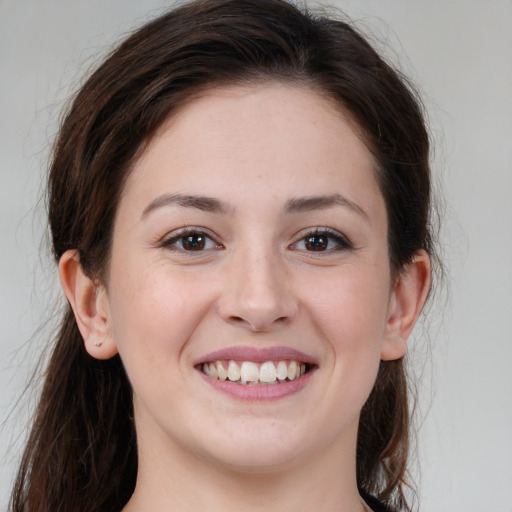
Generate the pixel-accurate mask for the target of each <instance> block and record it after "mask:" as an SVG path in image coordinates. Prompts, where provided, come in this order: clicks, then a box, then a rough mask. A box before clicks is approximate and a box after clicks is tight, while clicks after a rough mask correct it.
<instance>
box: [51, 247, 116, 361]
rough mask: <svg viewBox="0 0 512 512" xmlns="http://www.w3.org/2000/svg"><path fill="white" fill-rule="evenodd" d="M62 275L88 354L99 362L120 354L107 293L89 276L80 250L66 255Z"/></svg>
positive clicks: (63, 285) (61, 260) (62, 262)
mask: <svg viewBox="0 0 512 512" xmlns="http://www.w3.org/2000/svg"><path fill="white" fill-rule="evenodd" d="M59 276H60V282H61V285H62V288H63V290H64V293H65V294H66V297H67V299H68V301H69V304H70V306H71V308H72V309H73V312H74V314H75V319H76V323H77V325H78V329H79V330H80V333H81V334H82V338H83V339H84V344H85V349H86V350H87V352H88V353H89V354H90V355H91V356H92V357H95V358H96V359H109V358H110V357H113V356H114V355H116V354H117V346H116V345H115V343H114V340H113V336H112V327H111V323H110V316H109V306H108V295H107V290H106V289H105V287H104V286H103V285H101V284H98V283H95V282H93V281H92V280H91V279H90V278H89V277H88V276H87V275H86V274H85V272H84V270H83V268H82V266H81V265H80V259H79V256H78V251H76V250H70V251H66V252H65V253H64V254H63V255H62V257H61V258H60V261H59Z"/></svg>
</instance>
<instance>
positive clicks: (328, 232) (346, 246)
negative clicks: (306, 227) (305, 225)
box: [290, 228, 354, 253]
mask: <svg viewBox="0 0 512 512" xmlns="http://www.w3.org/2000/svg"><path fill="white" fill-rule="evenodd" d="M315 237H316V238H324V239H326V240H327V247H326V248H325V249H318V250H315V249H311V250H308V249H306V248H304V249H298V248H297V245H298V244H299V243H300V242H305V243H308V242H307V241H311V239H312V238H315ZM331 241H334V243H335V244H336V245H335V247H329V244H330V242H331ZM290 248H291V249H292V250H303V251H305V252H311V253H332V252H339V251H348V250H351V249H353V248H354V246H353V245H352V243H351V242H350V240H349V239H348V238H347V237H345V236H344V235H342V234H341V233H339V232H337V231H335V230H333V229H330V228H315V229H313V230H311V231H307V232H305V233H304V232H303V233H301V234H300V239H299V240H298V241H297V242H294V243H293V244H291V245H290Z"/></svg>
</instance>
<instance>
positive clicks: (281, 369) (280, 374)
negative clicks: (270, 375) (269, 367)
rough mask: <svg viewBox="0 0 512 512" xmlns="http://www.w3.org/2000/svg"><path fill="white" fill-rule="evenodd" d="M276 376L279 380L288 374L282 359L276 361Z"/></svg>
mask: <svg viewBox="0 0 512 512" xmlns="http://www.w3.org/2000/svg"><path fill="white" fill-rule="evenodd" d="M276 376H277V378H278V379H279V380H284V379H286V377H287V376H288V368H287V366H286V363H285V362H284V361H279V363H277V375H276Z"/></svg>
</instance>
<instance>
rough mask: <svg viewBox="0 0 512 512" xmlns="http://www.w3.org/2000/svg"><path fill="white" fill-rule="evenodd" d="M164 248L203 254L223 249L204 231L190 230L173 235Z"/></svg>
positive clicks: (164, 243) (165, 242)
mask: <svg viewBox="0 0 512 512" xmlns="http://www.w3.org/2000/svg"><path fill="white" fill-rule="evenodd" d="M162 246H163V247H166V248H169V249H172V250H178V251H185V252H201V251H207V250H211V249H221V248H222V246H221V245H220V244H218V243H217V242H216V241H215V240H214V239H213V238H212V237H211V236H209V235H208V234H207V233H205V232H204V231H201V230H198V229H190V228H187V229H183V230H180V231H179V232H178V233H173V234H171V235H170V236H169V237H168V238H166V239H165V240H164V241H163V242H162Z"/></svg>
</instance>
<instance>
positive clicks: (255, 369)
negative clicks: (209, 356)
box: [199, 359, 312, 386]
mask: <svg viewBox="0 0 512 512" xmlns="http://www.w3.org/2000/svg"><path fill="white" fill-rule="evenodd" d="M199 368H200V370H201V371H202V372H203V373H204V374H206V375H208V376H209V377H211V378H212V379H216V380H225V381H230V382H233V383H235V384H242V385H243V384H245V385H252V386H267V385H279V384H282V383H285V382H290V381H293V380H295V379H298V378H300V377H302V376H303V375H305V374H306V373H308V372H309V371H311V369H312V365H310V364H309V363H304V362H301V361H296V360H293V359H292V360H286V361H283V360H282V361H265V362H263V363H255V362H253V361H234V360H229V361H228V360H217V361H211V362H207V363H203V364H202V365H200V366H199Z"/></svg>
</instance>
